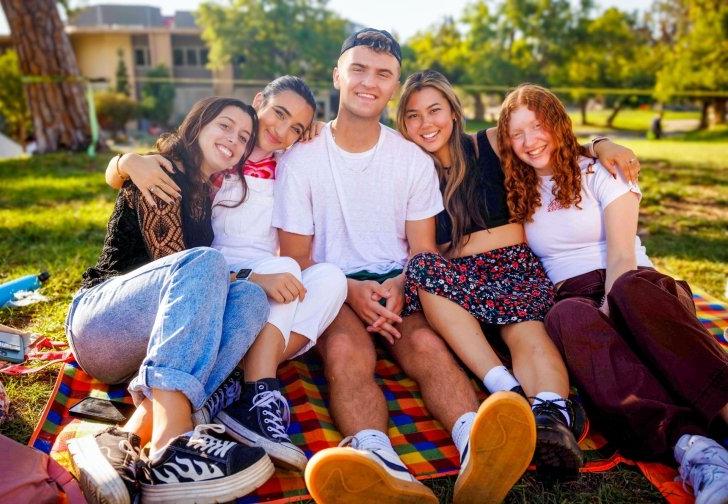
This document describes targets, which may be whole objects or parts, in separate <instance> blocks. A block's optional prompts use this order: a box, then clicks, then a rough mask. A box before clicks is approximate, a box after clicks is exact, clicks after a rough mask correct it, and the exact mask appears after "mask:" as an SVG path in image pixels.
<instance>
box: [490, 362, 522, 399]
mask: <svg viewBox="0 0 728 504" xmlns="http://www.w3.org/2000/svg"><path fill="white" fill-rule="evenodd" d="M483 385H485V388H487V389H488V392H490V393H491V394H493V393H495V392H502V391H504V392H508V391H509V390H511V389H512V388H513V387H517V386H518V385H519V383H518V381H517V380H516V379H515V378H514V377H513V375H512V374H511V372H510V371H508V368H506V367H505V366H496V367H494V368H493V369H491V370H490V371H488V372H487V373H486V374H485V378H483Z"/></svg>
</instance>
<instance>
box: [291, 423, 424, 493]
mask: <svg viewBox="0 0 728 504" xmlns="http://www.w3.org/2000/svg"><path fill="white" fill-rule="evenodd" d="M354 444H355V440H354V438H352V437H348V438H345V439H344V440H343V441H342V442H341V443H340V444H339V447H337V448H327V449H325V450H322V451H320V452H318V453H317V454H316V455H314V456H313V458H311V460H310V461H309V462H308V465H307V466H306V471H305V473H304V477H305V479H306V487H307V488H308V491H309V492H310V493H311V496H312V497H313V498H314V500H315V501H316V502H317V503H318V504H328V503H335V502H336V503H338V502H346V503H347V504H370V503H371V502H398V503H411V504H427V503H432V504H437V502H438V499H437V497H436V496H435V494H434V493H433V492H432V490H430V489H429V488H428V487H426V486H425V485H423V484H422V483H420V482H419V481H417V480H416V479H415V478H414V476H412V474H410V472H409V470H408V469H407V467H406V466H405V465H404V464H403V463H402V461H401V460H400V458H399V457H398V456H397V454H396V453H394V452H390V451H389V450H371V451H370V450H360V449H357V448H354V447H352V446H353V445H354Z"/></svg>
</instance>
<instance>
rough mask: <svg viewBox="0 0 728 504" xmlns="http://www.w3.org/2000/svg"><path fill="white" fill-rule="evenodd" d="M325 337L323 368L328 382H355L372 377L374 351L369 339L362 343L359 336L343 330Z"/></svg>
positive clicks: (374, 362) (374, 363)
mask: <svg viewBox="0 0 728 504" xmlns="http://www.w3.org/2000/svg"><path fill="white" fill-rule="evenodd" d="M326 338H327V341H326V351H325V359H324V370H325V374H326V379H327V380H328V381H329V383H339V384H341V383H351V384H357V383H360V382H361V381H362V380H366V379H373V375H374V367H375V365H376V351H375V350H374V345H373V344H372V343H371V340H369V344H362V341H361V338H358V337H355V336H353V335H351V334H347V333H343V332H342V333H334V334H328V335H327V336H326Z"/></svg>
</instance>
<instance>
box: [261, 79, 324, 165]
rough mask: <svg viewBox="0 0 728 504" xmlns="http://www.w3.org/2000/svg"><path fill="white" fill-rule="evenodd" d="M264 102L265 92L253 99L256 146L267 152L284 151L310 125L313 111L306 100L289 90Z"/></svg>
mask: <svg viewBox="0 0 728 504" xmlns="http://www.w3.org/2000/svg"><path fill="white" fill-rule="evenodd" d="M264 101H265V99H264V97H263V94H262V93H258V94H257V95H256V97H255V99H254V100H253V107H255V109H256V110H257V111H258V140H257V146H258V147H259V148H260V149H261V150H263V151H265V152H266V153H271V152H273V151H278V150H285V149H287V148H288V147H290V146H291V145H293V143H294V142H296V141H297V140H298V139H299V138H300V137H301V135H302V134H303V132H304V131H305V130H306V128H308V127H309V126H310V124H311V121H312V120H313V109H312V108H311V106H310V105H309V104H308V103H306V100H304V99H303V97H301V96H300V95H299V94H298V93H296V92H294V91H290V90H286V91H282V92H280V93H278V94H275V95H273V96H271V97H270V98H269V99H268V101H267V102H265V103H264Z"/></svg>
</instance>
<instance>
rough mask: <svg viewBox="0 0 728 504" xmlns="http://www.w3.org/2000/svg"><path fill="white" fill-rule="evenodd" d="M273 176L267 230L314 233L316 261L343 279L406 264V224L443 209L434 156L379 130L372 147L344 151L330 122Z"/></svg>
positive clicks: (283, 161)
mask: <svg viewBox="0 0 728 504" xmlns="http://www.w3.org/2000/svg"><path fill="white" fill-rule="evenodd" d="M277 174H278V182H277V184H278V185H277V187H276V194H275V203H274V210H273V225H274V226H275V227H277V228H280V229H283V230H284V231H288V232H290V233H296V234H301V235H313V237H314V238H313V259H314V261H316V262H328V263H333V264H335V265H337V266H339V267H340V268H341V269H342V270H343V271H344V273H347V274H349V273H354V272H357V271H363V270H366V271H370V272H372V273H387V272H389V271H392V270H393V269H396V268H402V267H404V265H405V263H406V262H407V257H408V253H409V249H408V245H407V238H406V236H405V221H416V220H422V219H426V218H428V217H433V216H435V215H437V214H438V213H439V212H440V211H441V210H442V209H443V205H442V195H441V193H440V187H439V183H438V179H437V174H436V172H435V167H434V164H433V162H432V159H431V158H430V157H429V156H428V155H427V154H425V153H424V152H423V151H422V150H421V149H420V148H419V147H418V146H417V145H415V144H414V143H412V142H409V141H407V140H405V139H404V138H403V137H402V136H401V135H400V134H399V133H397V132H396V131H394V130H393V129H391V128H388V127H386V126H384V125H382V126H381V133H380V135H379V141H378V142H377V144H376V145H375V146H374V147H373V148H372V149H370V150H368V151H366V152H361V153H350V152H346V151H344V150H342V149H341V148H339V147H338V146H337V145H336V142H335V141H334V138H333V136H332V134H331V124H330V123H329V124H327V125H326V126H324V128H323V129H322V131H321V134H320V135H319V136H318V137H316V139H314V140H313V141H312V142H310V143H308V144H302V145H295V146H294V147H293V148H292V149H291V150H290V151H288V152H286V153H285V154H284V155H283V156H282V157H281V158H280V159H279V161H278V172H277Z"/></svg>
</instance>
